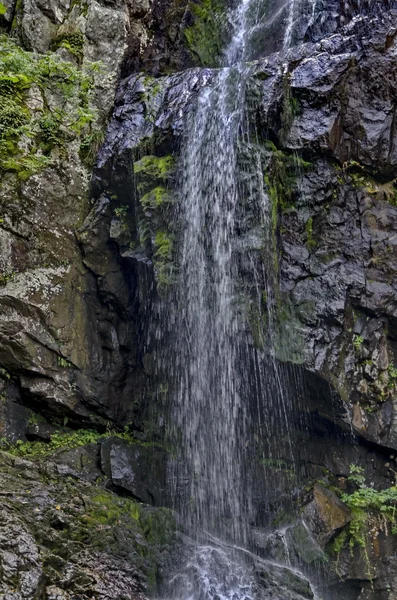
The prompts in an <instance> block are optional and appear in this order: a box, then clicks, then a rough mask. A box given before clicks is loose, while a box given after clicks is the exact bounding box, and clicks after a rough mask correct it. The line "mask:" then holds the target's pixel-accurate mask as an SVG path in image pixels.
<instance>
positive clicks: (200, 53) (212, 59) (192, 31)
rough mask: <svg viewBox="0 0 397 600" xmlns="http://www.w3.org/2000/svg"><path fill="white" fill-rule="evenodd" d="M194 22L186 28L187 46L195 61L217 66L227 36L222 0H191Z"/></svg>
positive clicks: (204, 64) (207, 65) (203, 64)
mask: <svg viewBox="0 0 397 600" xmlns="http://www.w3.org/2000/svg"><path fill="white" fill-rule="evenodd" d="M188 8H189V9H190V12H191V14H192V16H193V20H194V21H193V24H192V25H190V26H189V27H186V29H185V30H184V35H185V40H186V42H187V47H188V49H189V50H190V52H191V54H192V56H193V58H194V59H195V61H196V62H197V63H198V64H200V65H202V66H206V67H211V66H217V63H218V59H219V56H220V55H221V52H222V48H223V42H224V38H225V33H226V30H225V25H226V20H225V19H224V18H223V11H224V3H223V2H222V1H221V0H201V1H200V2H190V3H189V6H188Z"/></svg>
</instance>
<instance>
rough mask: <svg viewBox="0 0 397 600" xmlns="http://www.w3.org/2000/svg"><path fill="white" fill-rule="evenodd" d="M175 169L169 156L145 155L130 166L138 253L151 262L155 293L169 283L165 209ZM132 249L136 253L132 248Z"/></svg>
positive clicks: (168, 218) (168, 232)
mask: <svg viewBox="0 0 397 600" xmlns="http://www.w3.org/2000/svg"><path fill="white" fill-rule="evenodd" d="M174 168H175V161H174V158H173V157H172V156H170V155H166V156H161V157H158V156H154V155H145V156H143V157H142V158H141V159H140V160H138V161H136V162H135V163H134V173H135V175H136V178H137V191H138V201H139V206H138V210H137V233H138V240H139V244H140V246H141V249H144V251H145V252H146V253H147V254H148V255H149V256H150V258H152V259H153V263H154V271H155V278H156V282H157V289H158V291H159V292H160V293H163V292H165V291H166V289H167V288H168V286H169V285H171V283H172V282H173V273H174V272H175V268H174V265H173V248H174V244H173V233H172V230H173V222H172V217H171V213H170V211H169V206H170V204H171V203H172V196H171V194H170V193H169V191H168V190H167V187H166V184H168V183H169V181H170V179H171V177H172V174H173V172H174ZM133 249H134V250H136V247H135V245H134V246H133Z"/></svg>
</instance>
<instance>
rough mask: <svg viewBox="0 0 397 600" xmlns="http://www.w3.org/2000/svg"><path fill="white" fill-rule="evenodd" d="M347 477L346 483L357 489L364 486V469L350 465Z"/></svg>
mask: <svg viewBox="0 0 397 600" xmlns="http://www.w3.org/2000/svg"><path fill="white" fill-rule="evenodd" d="M349 471H350V473H349V476H348V478H347V479H348V481H350V482H351V483H354V484H355V485H357V487H359V488H362V487H364V485H365V476H364V469H363V468H362V467H360V466H359V465H354V464H351V465H350V468H349Z"/></svg>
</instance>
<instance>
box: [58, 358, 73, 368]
mask: <svg viewBox="0 0 397 600" xmlns="http://www.w3.org/2000/svg"><path fill="white" fill-rule="evenodd" d="M57 363H58V366H59V367H73V365H72V363H71V362H69V361H68V360H66V358H63V356H57Z"/></svg>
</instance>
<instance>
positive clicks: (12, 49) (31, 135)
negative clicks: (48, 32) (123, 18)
mask: <svg viewBox="0 0 397 600" xmlns="http://www.w3.org/2000/svg"><path fill="white" fill-rule="evenodd" d="M98 69H99V65H98V63H92V64H91V65H89V66H86V67H84V69H79V68H77V67H76V66H75V65H73V64H72V63H70V62H67V61H65V60H62V59H61V58H60V57H59V56H57V55H56V54H52V53H48V54H37V53H34V52H28V51H26V50H23V49H22V48H20V47H19V46H18V45H17V44H16V42H15V40H13V39H12V38H10V37H8V36H7V35H0V101H1V102H0V174H1V172H3V173H4V172H6V171H14V172H16V173H17V174H18V176H19V177H20V178H21V179H26V178H28V177H29V176H30V175H32V174H33V173H35V172H37V171H39V170H41V169H42V168H44V167H46V166H48V165H49V164H51V158H50V156H47V155H46V154H50V151H51V149H52V148H53V147H54V146H55V145H58V146H62V145H63V143H64V141H65V135H67V136H68V139H73V138H75V137H78V136H80V135H85V133H86V131H87V130H88V129H89V127H90V124H91V123H92V122H93V120H94V119H95V118H96V112H95V110H93V109H92V108H91V107H90V99H91V93H92V85H93V76H94V73H95V72H97V71H98ZM30 90H34V94H35V95H36V98H37V100H38V102H37V106H36V108H32V107H31V104H30V103H29V92H30ZM49 97H51V103H50V102H49V101H48V98H49Z"/></svg>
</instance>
